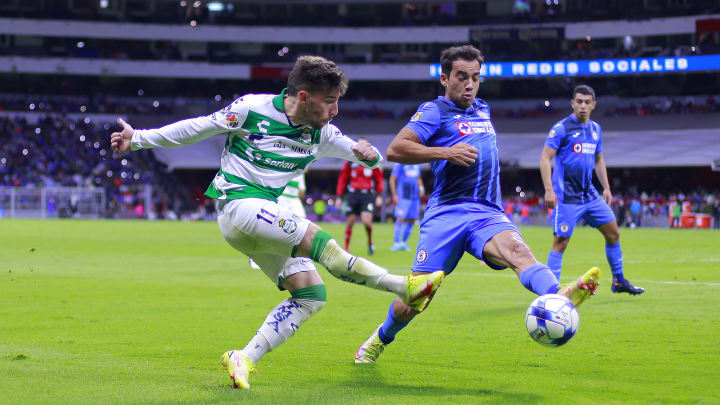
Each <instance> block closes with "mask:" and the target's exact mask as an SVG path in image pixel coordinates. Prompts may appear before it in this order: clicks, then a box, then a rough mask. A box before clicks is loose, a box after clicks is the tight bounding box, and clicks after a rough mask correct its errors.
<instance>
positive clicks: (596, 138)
mask: <svg viewBox="0 0 720 405" xmlns="http://www.w3.org/2000/svg"><path fill="white" fill-rule="evenodd" d="M593 139H594V140H596V141H597V140H598V133H597V132H595V131H593Z"/></svg>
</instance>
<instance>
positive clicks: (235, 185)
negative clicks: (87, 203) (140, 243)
mask: <svg viewBox="0 0 720 405" xmlns="http://www.w3.org/2000/svg"><path fill="white" fill-rule="evenodd" d="M285 91H286V90H283V91H282V93H280V94H279V95H278V94H247V95H245V96H242V97H240V98H238V99H237V100H235V101H233V103H232V104H230V105H229V106H227V107H225V108H224V109H222V110H220V111H218V112H216V113H213V114H210V115H208V116H205V117H197V118H191V119H186V120H182V121H179V122H176V123H174V124H170V125H166V126H164V127H162V128H158V129H138V130H135V132H134V133H133V136H132V142H131V148H132V150H137V149H141V148H155V147H167V148H172V147H180V146H184V145H189V144H192V143H195V142H198V141H201V140H203V139H206V138H209V137H211V136H213V135H219V134H225V135H227V140H226V141H225V148H224V150H223V152H222V156H221V158H220V171H219V172H218V174H217V175H216V176H215V179H214V180H213V182H212V183H211V184H210V186H209V187H208V189H207V191H206V192H205V195H207V196H208V197H211V198H216V199H236V198H263V199H266V200H271V201H277V197H278V196H280V195H281V194H282V193H283V189H284V188H285V186H286V185H287V184H288V182H290V181H291V180H292V179H293V178H294V177H296V176H297V175H298V174H300V173H302V172H303V170H304V169H305V168H306V167H307V166H308V165H309V164H310V163H311V162H313V161H314V160H316V159H319V158H323V157H335V158H340V159H344V160H349V161H351V162H355V163H359V164H362V165H363V166H366V167H369V168H374V167H376V166H377V165H378V164H379V162H380V160H381V156H380V153H379V152H378V158H377V159H376V160H375V161H373V162H363V161H360V160H358V159H357V157H355V154H354V153H353V152H352V150H351V148H352V146H353V145H355V144H356V142H355V141H353V140H352V139H350V138H348V137H347V136H345V135H344V134H343V133H342V132H340V130H339V129H338V128H337V127H336V126H334V125H332V124H327V125H325V126H324V127H323V128H322V129H313V128H312V127H310V126H308V125H294V124H293V123H292V122H290V119H289V118H288V117H287V115H286V114H285V108H284V105H283V99H284V97H285Z"/></svg>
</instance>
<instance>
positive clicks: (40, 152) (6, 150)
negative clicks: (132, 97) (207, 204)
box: [0, 114, 197, 218]
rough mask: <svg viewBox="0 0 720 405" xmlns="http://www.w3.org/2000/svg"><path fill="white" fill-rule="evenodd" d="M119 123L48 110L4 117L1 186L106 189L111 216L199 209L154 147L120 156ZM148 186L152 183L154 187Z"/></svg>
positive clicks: (0, 144) (171, 213)
mask: <svg viewBox="0 0 720 405" xmlns="http://www.w3.org/2000/svg"><path fill="white" fill-rule="evenodd" d="M112 125H114V123H109V122H96V121H93V119H91V118H90V117H85V118H81V119H77V120H75V119H70V118H68V117H67V116H65V115H62V114H48V115H46V116H44V117H43V118H41V119H40V120H39V121H38V122H37V123H32V124H31V123H29V122H28V121H27V120H26V119H24V118H18V117H0V134H2V136H0V187H3V186H14V187H24V188H31V187H36V188H39V187H55V186H59V187H90V188H104V189H105V190H106V196H107V207H105V208H106V209H105V215H106V216H108V217H122V218H138V217H140V218H146V217H148V215H149V214H150V211H151V210H149V209H148V208H149V207H147V205H148V203H147V202H148V201H151V205H152V207H151V208H152V211H153V215H154V216H155V217H159V218H164V217H170V218H172V217H179V216H180V215H181V214H182V213H183V212H187V211H192V210H195V209H196V208H197V203H194V202H193V200H192V198H191V196H190V193H189V192H188V190H187V188H186V187H184V186H182V185H181V184H180V183H179V182H178V179H177V178H176V175H175V174H173V173H170V172H168V171H167V168H166V167H165V165H164V164H162V163H161V162H159V161H158V160H157V159H156V158H155V156H154V154H153V153H152V152H151V151H149V150H140V151H136V152H133V153H128V154H125V155H123V156H117V155H115V154H114V153H113V151H112V150H111V149H110V145H109V134H110V132H111V126H112ZM147 186H150V187H149V188H148V187H147Z"/></svg>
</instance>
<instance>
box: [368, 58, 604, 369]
mask: <svg viewBox="0 0 720 405" xmlns="http://www.w3.org/2000/svg"><path fill="white" fill-rule="evenodd" d="M482 62H483V57H482V54H481V53H480V51H479V50H477V49H476V48H474V47H472V46H470V45H463V46H457V47H451V48H448V49H446V50H444V51H443V52H442V54H441V56H440V64H441V67H442V73H441V76H440V83H441V84H442V86H443V87H445V95H444V96H441V97H438V98H437V99H436V100H432V101H429V102H426V103H423V104H422V105H421V106H420V108H419V109H418V110H417V112H416V113H415V115H413V116H412V118H411V119H410V122H408V124H407V125H406V126H405V127H404V128H403V129H402V130H400V132H399V133H398V134H397V136H396V137H395V139H393V141H392V143H391V144H390V146H389V147H388V150H387V156H388V160H391V161H395V162H399V163H403V164H418V163H426V162H432V169H433V173H434V175H435V189H434V190H433V193H432V195H431V197H430V200H429V201H428V206H427V209H426V210H425V216H424V217H423V220H422V222H421V223H420V237H419V240H418V247H417V253H416V255H415V261H414V263H413V267H412V270H413V274H428V273H430V272H433V271H436V270H442V271H444V272H445V273H446V274H449V273H451V272H452V271H453V270H454V269H455V266H457V263H458V261H459V260H460V258H461V257H462V255H463V254H464V253H465V252H468V253H470V254H471V255H473V256H475V257H476V258H477V259H479V260H482V261H483V262H484V263H486V264H487V265H488V266H490V268H492V269H495V270H501V269H504V268H506V267H510V268H511V269H512V270H513V271H514V272H515V273H516V274H517V276H518V278H519V279H520V282H521V283H522V284H523V285H524V286H525V287H526V288H527V289H529V290H530V291H532V292H534V293H535V294H538V295H541V294H549V293H558V294H564V295H566V296H568V297H569V298H570V299H571V300H572V301H573V303H574V304H575V305H579V304H580V303H581V302H582V301H583V300H585V299H587V298H588V297H589V296H590V294H591V293H592V292H593V291H594V289H595V285H596V283H597V281H598V279H599V277H600V270H599V269H598V268H592V269H590V270H588V272H586V273H585V274H584V275H583V276H581V277H579V278H578V279H577V280H575V281H573V282H571V283H569V284H567V285H563V286H560V285H559V284H558V281H557V279H556V278H555V275H554V274H553V273H552V271H550V269H549V268H548V267H547V266H546V265H544V264H541V263H538V261H537V260H536V259H535V256H533V254H532V252H531V251H530V248H529V247H528V246H527V244H525V241H524V240H523V237H522V235H521V234H520V231H519V230H518V229H517V228H516V227H515V225H513V224H512V223H511V222H510V220H508V218H507V216H505V213H504V210H503V208H502V205H501V202H500V161H499V159H498V149H497V145H496V136H495V128H494V127H493V124H492V122H491V120H490V108H489V107H488V105H487V104H486V103H485V102H484V101H482V100H480V99H477V98H475V96H476V94H477V91H478V87H479V85H480V66H481V64H482ZM417 314H418V311H415V310H413V309H412V308H410V307H409V306H407V305H405V304H404V303H403V302H402V301H399V300H395V301H393V302H392V303H391V304H390V308H389V310H388V314H387V317H386V319H385V321H384V322H383V323H382V324H380V326H379V327H378V328H377V329H375V331H374V332H373V333H372V335H370V337H369V338H368V339H367V340H366V341H365V342H364V343H363V344H362V346H360V348H359V349H358V351H357V353H356V354H355V362H356V363H373V362H375V361H376V360H377V359H378V357H379V356H380V354H381V353H382V352H383V350H385V347H386V346H387V345H388V344H389V343H390V342H392V341H393V339H394V338H395V335H396V334H397V333H398V332H399V331H400V330H401V329H403V328H404V327H405V326H407V324H408V323H409V322H410V320H411V319H413V318H414V317H415V316H416V315H417Z"/></svg>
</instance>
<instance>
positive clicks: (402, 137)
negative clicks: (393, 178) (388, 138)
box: [387, 127, 477, 167]
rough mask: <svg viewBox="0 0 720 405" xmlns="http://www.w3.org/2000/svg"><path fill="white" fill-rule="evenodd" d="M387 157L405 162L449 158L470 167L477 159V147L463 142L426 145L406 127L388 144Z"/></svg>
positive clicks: (413, 162) (390, 159)
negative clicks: (446, 145)
mask: <svg viewBox="0 0 720 405" xmlns="http://www.w3.org/2000/svg"><path fill="white" fill-rule="evenodd" d="M387 158H388V160H389V161H392V162H398V163H405V164H417V163H428V162H434V161H436V160H447V161H448V162H450V163H452V164H454V165H458V166H462V167H469V166H471V165H472V164H473V163H475V161H476V160H477V148H475V147H474V146H472V145H469V144H467V143H463V142H458V143H456V144H455V145H453V146H450V147H430V146H425V145H423V143H422V142H421V141H420V138H419V137H418V136H417V135H416V134H415V132H413V131H412V130H411V129H409V128H408V127H405V128H403V129H401V130H400V132H399V133H398V134H397V135H396V136H395V139H393V141H392V142H391V143H390V146H388V149H387Z"/></svg>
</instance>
